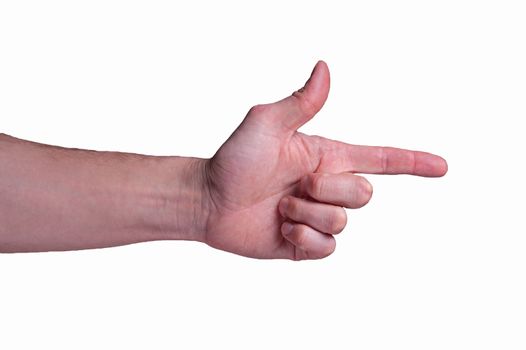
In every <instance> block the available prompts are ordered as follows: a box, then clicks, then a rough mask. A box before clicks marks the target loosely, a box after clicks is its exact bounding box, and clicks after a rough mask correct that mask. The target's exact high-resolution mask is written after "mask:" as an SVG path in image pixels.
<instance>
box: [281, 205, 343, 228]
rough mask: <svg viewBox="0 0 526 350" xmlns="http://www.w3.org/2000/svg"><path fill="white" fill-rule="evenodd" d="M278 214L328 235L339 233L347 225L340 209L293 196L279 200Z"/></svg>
mask: <svg viewBox="0 0 526 350" xmlns="http://www.w3.org/2000/svg"><path fill="white" fill-rule="evenodd" d="M279 212H280V213H281V215H283V216H284V217H285V218H288V219H290V220H292V221H296V222H300V223H303V224H306V225H309V226H311V227H312V228H314V229H316V230H318V231H321V232H323V233H328V234H337V233H340V232H341V231H342V230H343V229H344V228H345V225H346V224H347V214H346V213H345V209H343V208H342V207H340V206H335V205H331V204H325V203H317V202H312V201H309V200H306V199H301V198H297V197H293V196H286V197H283V199H281V201H280V203H279Z"/></svg>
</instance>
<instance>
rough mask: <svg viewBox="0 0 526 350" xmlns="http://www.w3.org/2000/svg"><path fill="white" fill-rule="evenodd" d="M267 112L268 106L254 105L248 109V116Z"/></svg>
mask: <svg viewBox="0 0 526 350" xmlns="http://www.w3.org/2000/svg"><path fill="white" fill-rule="evenodd" d="M267 110H268V105H265V104H257V105H254V106H252V107H251V108H250V110H249V111H248V114H250V115H258V114H262V113H264V112H265V111H267Z"/></svg>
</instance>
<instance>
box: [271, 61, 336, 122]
mask: <svg viewBox="0 0 526 350" xmlns="http://www.w3.org/2000/svg"><path fill="white" fill-rule="evenodd" d="M329 87H330V75H329V67H327V64H326V63H325V62H324V61H318V63H316V66H314V69H313V70H312V73H311V76H310V78H309V80H307V82H306V83H305V86H304V87H302V88H301V89H299V90H298V91H295V92H294V93H293V94H292V95H291V96H289V97H286V98H284V99H283V100H281V101H278V102H275V103H273V104H272V107H273V108H272V110H273V112H274V113H272V114H273V115H274V117H275V119H276V120H275V121H274V122H275V125H277V126H279V127H281V128H283V129H285V130H286V131H296V130H297V129H298V128H299V127H300V126H302V125H303V124H305V123H306V122H308V121H309V120H311V119H312V117H314V115H316V113H318V112H319V111H320V109H321V108H322V107H323V104H324V103H325V101H326V100H327V96H328V95H329Z"/></svg>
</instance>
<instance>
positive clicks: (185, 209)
mask: <svg viewBox="0 0 526 350" xmlns="http://www.w3.org/2000/svg"><path fill="white" fill-rule="evenodd" d="M154 158H155V159H154V160H153V161H154V162H156V163H157V166H156V167H155V168H156V170H155V172H157V173H158V175H157V177H158V180H157V181H153V182H152V183H151V185H150V186H151V189H150V191H151V192H152V197H153V198H156V200H155V202H156V208H155V210H154V211H153V220H152V221H151V224H152V227H155V228H156V229H157V230H158V231H159V232H160V235H161V237H160V238H161V239H173V240H191V241H200V242H202V241H204V239H205V236H206V224H207V219H208V213H209V209H210V208H209V201H208V198H209V197H208V195H207V181H206V177H205V166H206V161H207V160H206V159H202V158H191V157H154Z"/></svg>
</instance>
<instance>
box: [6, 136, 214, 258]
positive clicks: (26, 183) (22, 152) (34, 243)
mask: <svg viewBox="0 0 526 350" xmlns="http://www.w3.org/2000/svg"><path fill="white" fill-rule="evenodd" d="M203 165H204V160H203V159H197V158H183V157H153V156H144V155H138V154H129V153H117V152H95V151H86V150H78V149H67V148H61V147H53V146H47V145H42V144H38V143H33V142H28V141H23V140H19V139H16V138H13V137H10V136H7V135H3V134H0V169H1V170H0V252H22V251H48V250H72V249H84V248H100V247H109V246H116V245H122V244H128V243H135V242H143V241H150V240H158V239H184V240H198V241H200V240H202V238H203V234H204V226H205V224H204V218H205V217H206V213H207V208H206V205H205V203H204V201H203V195H202V184H203V182H202V181H201V179H199V177H198V176H196V175H197V174H201V173H202V171H200V168H201V167H202V166H203Z"/></svg>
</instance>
